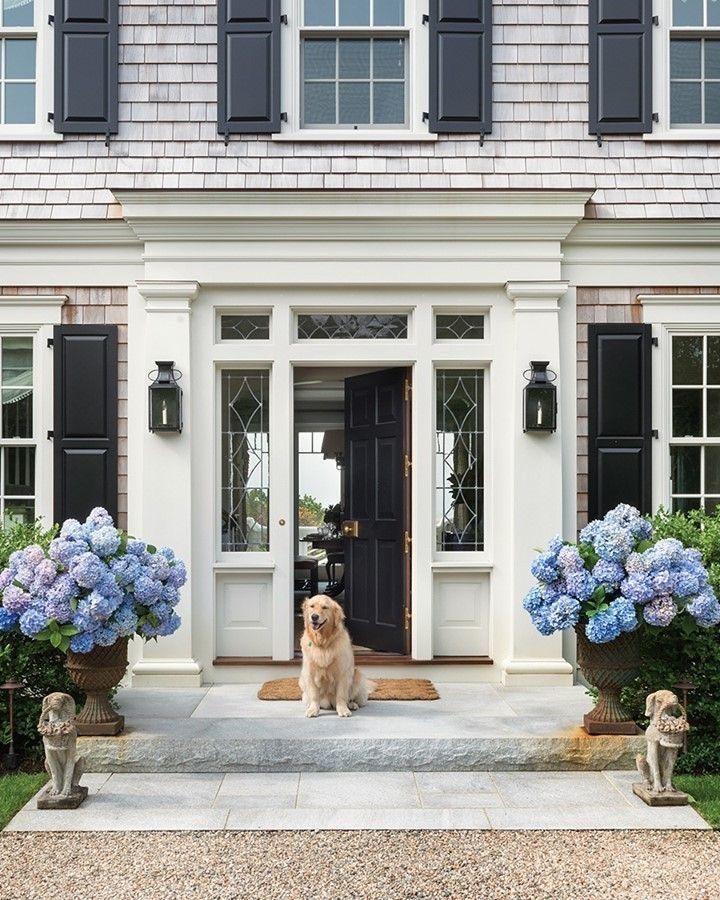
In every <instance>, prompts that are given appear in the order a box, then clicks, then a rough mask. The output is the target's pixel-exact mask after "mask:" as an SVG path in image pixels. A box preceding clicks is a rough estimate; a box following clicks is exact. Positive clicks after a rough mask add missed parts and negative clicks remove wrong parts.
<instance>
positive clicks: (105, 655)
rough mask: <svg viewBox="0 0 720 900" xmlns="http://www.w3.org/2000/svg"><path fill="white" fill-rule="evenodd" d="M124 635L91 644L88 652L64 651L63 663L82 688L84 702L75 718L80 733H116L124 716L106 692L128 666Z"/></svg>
mask: <svg viewBox="0 0 720 900" xmlns="http://www.w3.org/2000/svg"><path fill="white" fill-rule="evenodd" d="M127 648H128V638H120V640H118V641H116V642H115V643H114V644H113V645H112V646H111V647H95V648H94V649H93V650H91V651H90V652H89V653H73V652H72V650H68V652H67V662H66V663H65V666H66V668H67V670H68V673H69V675H70V677H71V678H72V680H73V681H74V682H75V684H76V685H77V686H78V687H79V688H80V690H82V691H85V693H86V694H87V699H86V701H85V706H84V707H83V708H82V711H81V712H80V713H79V715H78V717H77V719H76V725H77V732H78V734H81V735H112V734H120V732H121V731H122V730H123V728H124V727H125V717H124V716H121V715H118V713H117V712H115V710H114V709H113V708H112V706H111V705H110V701H109V700H108V692H109V691H110V690H112V688H114V687H115V686H116V685H118V684H119V683H120V681H121V679H122V677H123V675H124V674H125V670H126V669H127V666H128V654H127Z"/></svg>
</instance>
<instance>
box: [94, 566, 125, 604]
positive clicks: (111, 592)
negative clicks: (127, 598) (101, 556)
mask: <svg viewBox="0 0 720 900" xmlns="http://www.w3.org/2000/svg"><path fill="white" fill-rule="evenodd" d="M95 590H96V591H98V592H99V593H101V594H104V595H105V596H106V597H109V598H110V599H111V600H114V601H115V605H116V606H117V605H118V604H119V603H122V599H123V589H122V588H121V587H120V585H119V584H118V583H117V581H116V580H115V578H114V577H113V575H112V574H111V573H110V572H106V573H105V574H104V575H103V577H102V578H101V579H100V581H98V583H97V584H96V585H95Z"/></svg>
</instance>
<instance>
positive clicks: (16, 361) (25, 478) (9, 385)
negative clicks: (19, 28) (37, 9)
mask: <svg viewBox="0 0 720 900" xmlns="http://www.w3.org/2000/svg"><path fill="white" fill-rule="evenodd" d="M6 2H7V0H6ZM0 395H1V396H2V416H1V417H0V445H1V447H2V451H1V453H2V455H1V456H0V505H1V506H2V521H3V523H4V525H5V526H7V525H10V524H12V523H13V522H32V521H34V519H35V455H36V453H35V440H34V432H33V339H32V338H31V337H2V338H0Z"/></svg>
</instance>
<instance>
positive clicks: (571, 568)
mask: <svg viewBox="0 0 720 900" xmlns="http://www.w3.org/2000/svg"><path fill="white" fill-rule="evenodd" d="M558 565H559V566H560V568H561V569H562V570H563V572H564V574H565V576H566V577H567V575H568V573H569V572H580V571H582V570H583V569H584V568H585V562H584V560H583V558H582V556H580V552H579V551H578V548H577V547H573V545H572V544H566V545H565V546H564V547H563V548H562V549H561V550H560V552H559V553H558Z"/></svg>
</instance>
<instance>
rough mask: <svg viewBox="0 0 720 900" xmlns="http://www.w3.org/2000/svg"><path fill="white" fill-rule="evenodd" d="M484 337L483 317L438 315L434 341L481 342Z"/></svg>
mask: <svg viewBox="0 0 720 900" xmlns="http://www.w3.org/2000/svg"><path fill="white" fill-rule="evenodd" d="M484 337H485V316H483V315H468V314H464V313H438V314H437V315H436V316H435V339H436V340H438V341H481V340H482V339H483V338H484Z"/></svg>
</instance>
